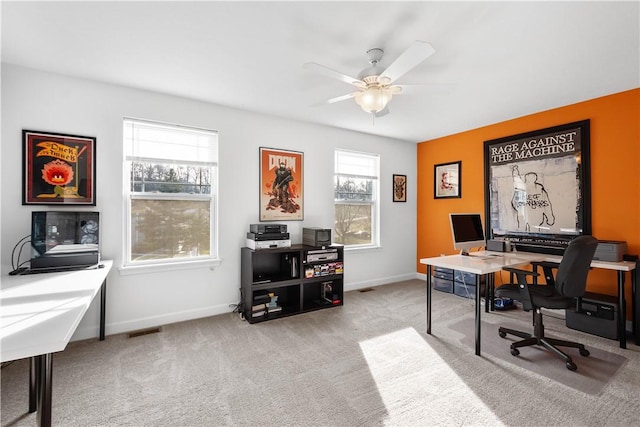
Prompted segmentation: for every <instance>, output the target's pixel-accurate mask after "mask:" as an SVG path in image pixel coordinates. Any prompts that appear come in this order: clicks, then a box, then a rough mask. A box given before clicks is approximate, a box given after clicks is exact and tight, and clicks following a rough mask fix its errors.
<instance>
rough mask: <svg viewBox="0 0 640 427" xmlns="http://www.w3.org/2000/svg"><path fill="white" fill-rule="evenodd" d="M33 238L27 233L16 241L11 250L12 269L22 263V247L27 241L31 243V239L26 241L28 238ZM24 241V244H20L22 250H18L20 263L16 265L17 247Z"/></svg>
mask: <svg viewBox="0 0 640 427" xmlns="http://www.w3.org/2000/svg"><path fill="white" fill-rule="evenodd" d="M29 238H31V235H30V234H29V235H27V236H24V237H23V238H22V239H20V240H18V243H16V245H15V246H14V247H13V250H12V251H11V268H12V269H14V270H15V269H16V268H18V267H19V266H20V265H21V264H20V255H21V254H22V248H23V247H24V245H25V244H26V243H30V242H31V241H27V242H25V240H26V239H29ZM21 243H22V245H21V246H20V251H19V252H18V265H17V266H16V264H15V254H16V249H17V247H18V246H19V245H20V244H21Z"/></svg>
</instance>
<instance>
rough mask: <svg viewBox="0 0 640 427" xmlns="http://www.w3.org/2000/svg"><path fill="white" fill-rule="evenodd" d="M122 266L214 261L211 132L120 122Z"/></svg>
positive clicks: (213, 137) (215, 146)
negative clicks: (122, 133)
mask: <svg viewBox="0 0 640 427" xmlns="http://www.w3.org/2000/svg"><path fill="white" fill-rule="evenodd" d="M124 146H125V149H124V157H125V159H124V160H125V168H124V169H125V174H126V178H125V179H124V186H125V189H124V190H125V191H124V193H125V196H126V202H125V211H126V215H125V220H126V230H127V236H126V245H125V246H126V247H125V260H124V264H125V266H142V265H157V264H167V263H172V264H174V263H185V262H193V261H211V260H212V259H216V258H217V240H218V239H217V227H216V211H217V209H216V194H217V180H218V176H217V174H218V168H217V164H218V134H217V132H215V131H210V130H204V129H196V128H189V127H185V126H177V125H171V124H166V123H157V122H149V121H142V120H134V119H125V120H124Z"/></svg>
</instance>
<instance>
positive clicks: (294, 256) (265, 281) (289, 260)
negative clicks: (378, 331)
mask: <svg viewBox="0 0 640 427" xmlns="http://www.w3.org/2000/svg"><path fill="white" fill-rule="evenodd" d="M319 250H320V251H322V250H327V254H326V256H327V258H332V259H318V252H317V251H319ZM310 252H312V253H310ZM343 254H344V252H343V248H342V246H340V247H338V248H337V249H336V248H334V247H330V248H325V249H323V248H316V247H313V246H303V245H294V246H291V247H289V248H273V249H250V248H242V254H241V255H242V257H241V267H242V269H241V294H242V301H241V303H242V307H243V308H242V310H243V313H244V317H245V319H246V320H247V321H248V322H249V323H258V322H264V321H267V320H273V319H277V318H282V317H287V316H292V315H295V314H299V313H304V312H308V311H314V310H320V309H325V308H330V307H336V306H341V305H343V294H344V292H343V281H344V274H343V272H344V261H343ZM323 255H324V254H322V253H320V256H321V257H322V256H323ZM333 258H337V259H333ZM311 269H312V270H311ZM307 271H309V273H306V272H307ZM307 274H313V276H312V277H306V276H307ZM268 294H272V295H273V296H274V297H277V303H278V305H279V306H280V307H282V310H281V311H278V312H276V313H269V312H268V311H266V312H264V313H263V310H260V308H259V307H257V308H256V310H257V311H260V315H259V316H255V317H254V316H253V314H254V311H253V307H254V306H259V304H261V303H265V302H269V300H270V297H267V296H266V295H268Z"/></svg>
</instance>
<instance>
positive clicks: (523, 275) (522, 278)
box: [502, 267, 540, 311]
mask: <svg viewBox="0 0 640 427" xmlns="http://www.w3.org/2000/svg"><path fill="white" fill-rule="evenodd" d="M502 269H503V270H504V271H508V272H509V273H513V274H515V275H516V279H517V281H518V290H519V291H520V302H521V303H522V309H523V310H524V311H530V310H532V309H533V304H532V303H531V294H530V293H529V283H528V282H527V277H538V276H539V275H540V274H539V273H537V272H535V271H530V270H523V269H521V268H515V267H502Z"/></svg>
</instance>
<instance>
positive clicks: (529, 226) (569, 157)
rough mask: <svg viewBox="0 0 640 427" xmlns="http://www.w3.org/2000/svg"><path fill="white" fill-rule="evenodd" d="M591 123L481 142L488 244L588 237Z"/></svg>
mask: <svg viewBox="0 0 640 427" xmlns="http://www.w3.org/2000/svg"><path fill="white" fill-rule="evenodd" d="M589 142H590V134H589V120H583V121H579V122H574V123H568V124H565V125H560V126H554V127H549V128H545V129H540V130H536V131H532V132H527V133H522V134H519V135H514V136H509V137H505V138H499V139H494V140H490V141H485V143H484V162H485V165H484V166H485V188H486V193H485V218H488V220H486V229H487V238H489V239H490V238H493V237H495V236H501V235H502V236H509V235H516V236H518V235H525V236H533V237H535V238H536V239H545V238H560V237H564V236H574V235H581V234H591V179H590V170H589V169H590V167H589V162H590V155H589Z"/></svg>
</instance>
